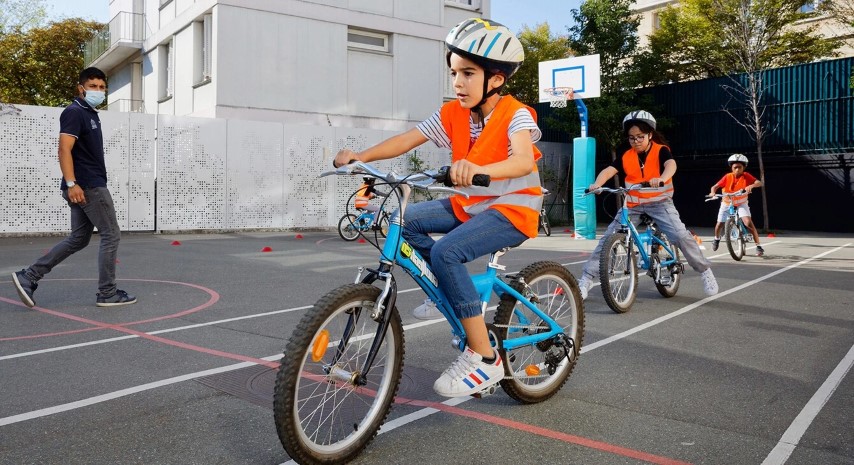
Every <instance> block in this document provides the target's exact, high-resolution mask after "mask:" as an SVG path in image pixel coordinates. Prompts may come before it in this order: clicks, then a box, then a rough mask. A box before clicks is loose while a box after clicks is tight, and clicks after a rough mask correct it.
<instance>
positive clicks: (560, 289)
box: [554, 287, 563, 295]
mask: <svg viewBox="0 0 854 465" xmlns="http://www.w3.org/2000/svg"><path fill="white" fill-rule="evenodd" d="M554 295H563V288H562V287H559V288H557V289H555V294H554Z"/></svg>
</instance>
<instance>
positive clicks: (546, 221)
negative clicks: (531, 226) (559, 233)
mask: <svg viewBox="0 0 854 465" xmlns="http://www.w3.org/2000/svg"><path fill="white" fill-rule="evenodd" d="M540 223H541V224H542V227H543V232H544V233H546V236H551V235H552V225H550V224H549V217H548V215H546V212H545V211H544V212H542V213H541V214H540Z"/></svg>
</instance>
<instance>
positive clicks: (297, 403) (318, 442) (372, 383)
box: [273, 284, 403, 464]
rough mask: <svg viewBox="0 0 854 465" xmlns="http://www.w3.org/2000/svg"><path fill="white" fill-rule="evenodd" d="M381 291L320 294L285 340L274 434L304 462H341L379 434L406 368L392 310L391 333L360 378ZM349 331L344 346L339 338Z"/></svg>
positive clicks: (359, 288) (363, 288) (353, 288)
mask: <svg viewBox="0 0 854 465" xmlns="http://www.w3.org/2000/svg"><path fill="white" fill-rule="evenodd" d="M379 294H380V289H378V288H376V287H374V286H371V285H368V284H349V285H346V286H342V287H340V288H338V289H335V290H334V291H332V292H330V293H329V294H327V295H326V296H324V297H322V298H321V299H320V300H318V301H317V303H316V304H315V305H314V308H312V309H311V310H309V312H308V313H307V314H306V315H305V316H304V317H303V318H302V320H301V321H300V323H299V325H298V326H297V327H296V329H295V330H294V333H293V335H292V336H291V337H290V339H289V340H288V344H287V347H286V348H285V351H284V357H282V362H281V367H280V368H279V372H278V375H277V377H276V387H275V391H274V398H273V407H274V411H273V413H274V417H275V421H276V431H277V432H278V435H279V440H280V441H281V442H282V445H283V446H284V448H285V450H286V451H287V453H288V455H289V456H290V457H291V458H293V459H294V460H296V461H297V462H299V463H311V464H314V463H318V464H319V463H344V462H347V461H349V460H350V459H352V458H353V457H355V456H356V455H357V454H358V453H359V452H360V451H361V450H362V449H364V448H365V446H367V445H368V443H370V441H371V440H372V439H373V438H374V436H376V434H377V431H378V430H379V428H380V425H382V423H383V422H384V421H385V418H386V416H387V415H388V412H389V411H390V409H391V405H392V401H393V400H394V396H395V394H396V393H397V389H398V387H399V385H400V375H401V371H402V369H403V326H402V324H401V322H400V315H399V314H398V312H397V308H394V309H391V310H390V311H393V312H394V314H393V315H392V318H391V323H390V324H389V328H388V331H387V332H386V335H385V338H384V339H383V341H382V344H381V345H380V348H379V351H378V352H377V355H376V359H375V361H374V364H373V366H372V368H371V371H370V372H369V373H368V376H367V384H365V385H358V384H357V383H355V382H354V380H355V379H356V377H357V376H358V375H359V374H360V370H361V369H362V364H363V363H364V361H365V357H366V356H367V353H368V351H369V350H370V348H371V344H372V343H373V341H374V335H375V334H376V332H377V328H378V324H377V322H375V321H374V320H373V319H371V317H370V311H371V310H372V308H373V306H374V302H375V301H376V299H377V298H378V297H379ZM345 334H349V338H348V343H347V344H346V345H344V346H343V347H342V346H341V345H340V342H339V341H340V340H341V339H342V338H343V337H344V335H345Z"/></svg>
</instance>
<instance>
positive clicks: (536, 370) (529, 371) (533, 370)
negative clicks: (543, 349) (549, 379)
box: [525, 365, 540, 376]
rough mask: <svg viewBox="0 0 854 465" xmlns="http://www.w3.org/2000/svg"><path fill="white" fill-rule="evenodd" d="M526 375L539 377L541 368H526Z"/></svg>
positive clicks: (535, 366)
mask: <svg viewBox="0 0 854 465" xmlns="http://www.w3.org/2000/svg"><path fill="white" fill-rule="evenodd" d="M525 374H527V375H528V376H537V375H538V374H540V367H538V366H537V365H528V366H526V367H525Z"/></svg>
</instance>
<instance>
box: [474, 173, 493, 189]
mask: <svg viewBox="0 0 854 465" xmlns="http://www.w3.org/2000/svg"><path fill="white" fill-rule="evenodd" d="M490 182H492V179H491V178H490V177H489V175H488V174H476V175H474V176H473V177H472V178H471V183H472V184H474V185H475V186H481V187H489V183H490Z"/></svg>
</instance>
